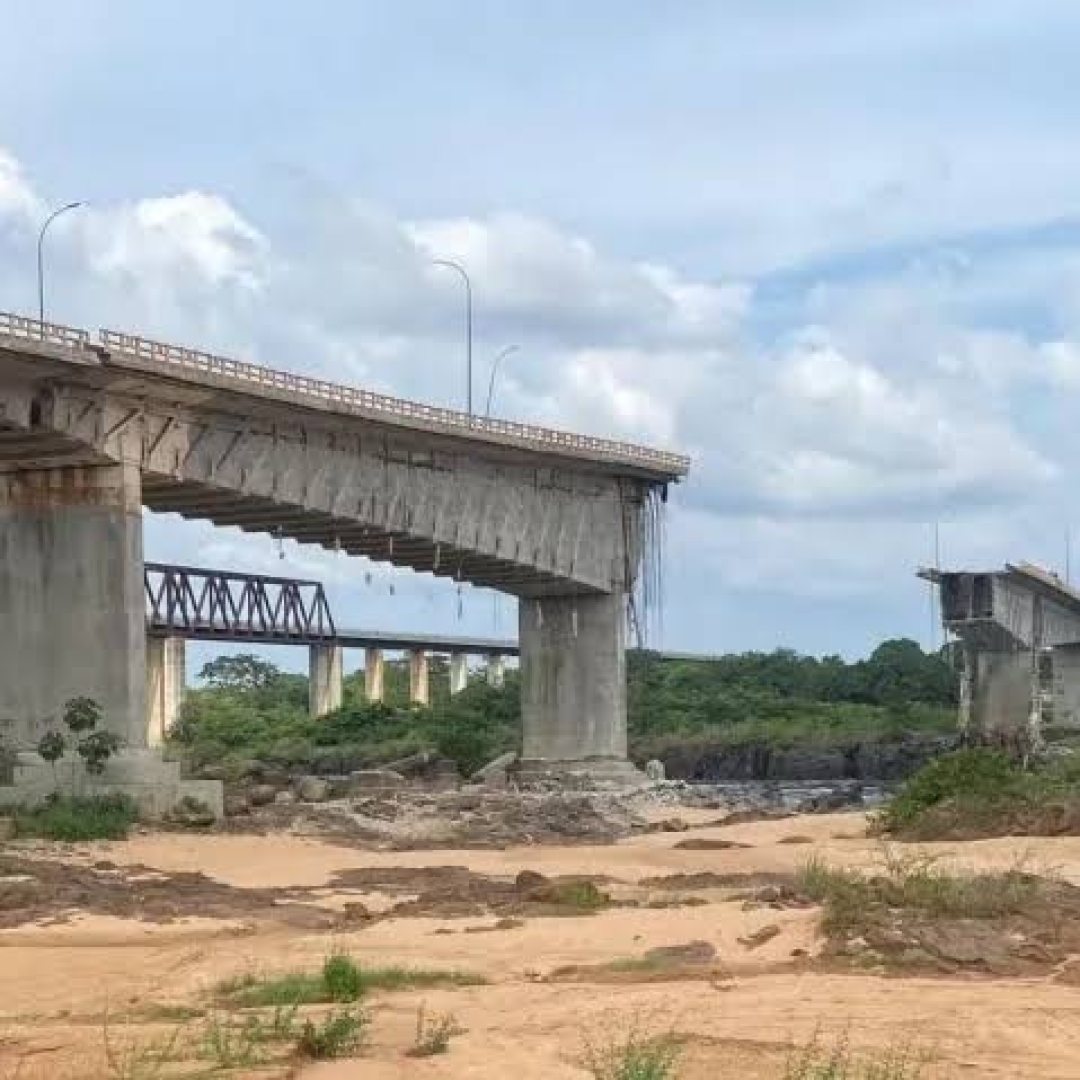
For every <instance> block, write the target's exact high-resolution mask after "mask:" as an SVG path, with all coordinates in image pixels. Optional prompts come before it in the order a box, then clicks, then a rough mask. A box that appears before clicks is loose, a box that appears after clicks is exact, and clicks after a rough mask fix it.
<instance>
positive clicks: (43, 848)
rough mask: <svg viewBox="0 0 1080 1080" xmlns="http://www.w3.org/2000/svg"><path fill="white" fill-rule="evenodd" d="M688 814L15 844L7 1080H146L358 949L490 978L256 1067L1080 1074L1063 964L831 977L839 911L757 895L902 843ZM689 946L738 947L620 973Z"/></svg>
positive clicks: (1009, 849)
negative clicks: (426, 1042)
mask: <svg viewBox="0 0 1080 1080" xmlns="http://www.w3.org/2000/svg"><path fill="white" fill-rule="evenodd" d="M674 813H675V812H673V811H672V810H671V809H670V808H665V809H664V810H663V812H662V814H660V812H658V816H663V817H666V818H670V817H672V816H674ZM681 816H682V817H683V818H685V819H686V820H688V821H689V822H690V824H691V826H692V828H691V830H690V831H689V832H682V833H674V832H656V833H648V834H644V835H638V836H635V837H632V838H630V839H627V840H624V841H621V842H619V843H616V844H611V845H606V846H583V845H572V846H529V847H514V848H508V849H505V850H450V849H439V850H436V851H427V852H425V851H374V852H373V851H362V850H357V849H356V848H355V847H349V846H338V845H336V844H333V843H328V842H324V841H319V840H317V839H312V838H302V837H295V836H237V835H191V834H182V833H145V834H140V835H137V836H135V837H134V838H133V839H131V840H130V841H127V842H124V843H100V844H93V845H85V846H79V847H77V848H75V847H70V846H64V845H48V844H40V843H35V844H29V843H28V844H9V845H6V846H4V847H3V848H0V1080H15V1078H16V1077H17V1078H18V1080H45V1078H48V1080H96V1078H99V1077H100V1078H108V1077H124V1076H131V1077H132V1078H133V1080H137V1074H136V1073H135V1072H134V1071H129V1072H126V1073H125V1072H124V1071H123V1065H124V1062H123V1061H120V1060H118V1059H119V1058H122V1057H123V1054H121V1053H118V1051H117V1049H116V1048H117V1046H120V1047H121V1048H131V1047H135V1046H138V1045H140V1043H141V1042H145V1041H146V1040H150V1039H154V1038H161V1037H163V1033H164V1034H167V1033H168V1032H169V1031H170V1030H171V1031H172V1032H173V1033H174V1034H175V1033H176V1032H177V1031H178V1030H179V1031H180V1038H183V1037H184V1036H183V1029H182V1028H178V1027H177V1024H179V1023H180V1021H176V1020H173V1019H171V1018H173V1017H181V1016H183V1015H185V1014H184V1012H183V1010H184V1009H188V1008H190V1009H191V1010H192V1011H195V1010H203V1009H206V1008H207V1007H208V1002H210V1000H211V991H212V988H213V987H214V986H215V984H217V983H218V982H219V981H220V980H222V979H224V978H227V977H230V976H235V975H243V974H248V973H257V974H268V973H282V972H286V971H296V970H314V969H317V968H318V967H319V965H320V964H321V962H322V960H323V958H324V957H325V956H326V955H327V954H328V953H329V952H330V951H331V950H334V949H341V950H345V951H348V952H349V953H350V954H352V955H353V956H354V957H355V958H356V959H357V960H358V961H359V962H360V963H361V964H368V965H383V964H400V965H405V966H413V967H425V968H446V969H453V970H456V971H459V972H466V973H472V974H476V975H481V976H484V977H485V978H486V979H487V980H488V981H487V983H486V984H485V985H478V986H459V987H448V988H437V989H434V988H428V989H425V990H422V991H420V990H406V991H398V992H393V993H390V992H377V993H375V994H373V995H372V997H371V999H370V1003H371V1007H372V1010H373V1013H374V1022H373V1028H372V1040H371V1045H370V1046H369V1047H368V1049H367V1050H366V1051H365V1053H364V1055H363V1057H362V1058H361V1059H359V1060H354V1061H340V1062H327V1063H322V1064H312V1065H303V1066H294V1067H293V1069H292V1072H291V1073H283V1072H281V1071H280V1070H279V1071H278V1072H276V1073H274V1072H272V1071H271V1072H265V1071H264V1072H261V1073H260V1072H258V1071H255V1072H251V1073H250V1075H252V1076H256V1075H258V1076H270V1075H278V1076H280V1075H295V1076H299V1077H302V1078H303V1080H309V1078H311V1080H316V1078H325V1080H333V1078H335V1077H337V1078H342V1080H345V1078H349V1077H354V1076H364V1077H369V1078H389V1077H395V1078H396V1077H405V1078H408V1077H416V1078H438V1077H455V1078H456V1077H465V1078H475V1080H487V1078H491V1080H495V1078H499V1080H502V1078H505V1077H506V1076H508V1075H513V1076H514V1077H515V1078H516V1080H541V1078H542V1080H559V1078H563V1077H565V1078H567V1080H570V1078H575V1077H578V1078H585V1077H587V1076H588V1075H589V1074H588V1073H587V1072H586V1071H585V1070H584V1068H583V1067H582V1054H583V1048H584V1046H585V1045H586V1043H588V1042H590V1041H591V1042H594V1043H595V1042H597V1041H601V1042H602V1041H604V1040H605V1039H607V1038H609V1037H610V1036H611V1034H612V1033H617V1032H620V1031H623V1030H627V1029H629V1028H636V1029H638V1030H649V1031H672V1032H675V1033H677V1034H678V1035H679V1036H681V1037H682V1040H683V1046H684V1055H683V1059H682V1071H681V1073H680V1076H681V1077H682V1078H684V1080H705V1078H708V1080H724V1078H725V1077H732V1078H740V1080H741V1078H763V1080H764V1078H779V1077H782V1075H783V1071H784V1062H785V1060H786V1057H787V1055H788V1054H789V1052H790V1048H791V1046H792V1045H793V1044H794V1043H800V1042H803V1041H806V1040H808V1039H810V1038H811V1037H813V1035H814V1033H815V1032H819V1033H820V1036H821V1038H823V1039H825V1040H826V1041H827V1040H828V1039H831V1038H835V1037H843V1036H845V1035H846V1037H847V1038H848V1040H849V1041H850V1042H851V1043H852V1044H853V1045H854V1046H856V1047H866V1048H872V1047H884V1046H889V1045H896V1044H907V1045H914V1046H916V1047H917V1048H918V1050H919V1051H920V1052H922V1053H925V1054H926V1055H927V1056H928V1057H929V1058H930V1059H931V1071H930V1073H929V1075H930V1076H933V1077H940V1078H945V1077H949V1078H954V1077H968V1076H978V1077H1001V1078H1005V1077H1008V1078H1019V1077H1023V1078H1034V1077H1039V1078H1043V1077H1045V1078H1056V1080H1066V1078H1068V1080H1077V1078H1080V988H1078V987H1076V986H1072V985H1069V984H1068V983H1067V982H1066V981H1062V980H1060V979H1055V978H1054V977H1052V975H1051V974H1049V973H1048V974H1046V975H1045V976H1039V977H1025V978H1007V979H1006V978H991V977H985V976H982V977H976V976H971V975H966V976H935V977H918V978H908V977H898V976H895V975H893V976H884V975H880V974H869V973H867V974H862V973H857V974H853V973H846V974H833V973H828V972H827V971H826V970H824V969H822V968H821V967H818V966H815V964H814V957H815V955H816V954H817V953H818V951H819V949H820V945H821V942H820V939H819V935H818V930H817V924H818V916H819V912H818V911H817V910H815V909H813V908H809V907H786V906H784V907H772V906H769V905H767V904H764V905H763V904H755V903H749V904H748V903H747V902H746V898H747V895H748V892H747V886H748V885H752V884H753V883H754V882H763V881H765V882H767V881H768V880H769V879H770V875H781V874H787V873H790V872H792V871H793V870H794V869H796V868H797V867H798V866H799V865H800V864H801V863H803V862H804V861H805V860H807V859H808V858H809V857H811V856H814V855H816V856H820V857H821V858H824V859H826V860H828V861H829V862H832V863H836V864H843V865H854V866H871V865H875V864H879V863H880V862H881V861H882V859H883V857H884V852H883V850H882V847H881V845H880V843H879V842H877V841H875V840H872V839H868V838H867V837H866V835H865V819H864V818H863V817H862V816H861V815H859V814H835V815H820V816H813V817H802V818H790V819H784V820H773V821H762V822H751V823H744V824H738V825H731V826H716V825H704V824H703V823H704V822H707V821H710V820H715V818H716V813H715V811H714V812H711V813H710V812H695V811H690V810H685V811H682V812H681ZM687 839H694V840H695V841H701V840H727V841H732V842H734V844H733V845H730V846H729V845H708V844H700V843H695V844H692V845H689V846H687V845H685V841H686V840H687ZM680 844H682V845H683V846H679V845H680ZM905 850H911V851H920V852H926V853H929V854H932V855H934V856H935V857H936V858H938V859H939V860H941V861H942V863H944V864H947V865H957V866H963V867H979V868H996V869H1007V868H1011V867H1014V866H1016V865H1017V863H1018V861H1022V862H1023V864H1024V866H1025V867H1026V868H1027V869H1028V870H1032V871H1034V872H1050V871H1052V872H1053V873H1055V874H1056V875H1058V876H1060V877H1061V878H1062V879H1063V880H1066V881H1071V882H1074V883H1078V884H1080V838H1055V839H1045V840H1043V839H1035V840H1016V839H1004V840H989V841H978V842H964V843H959V842H958V843H947V844H926V845H905ZM522 871H534V872H538V873H539V874H543V875H545V876H546V878H547V879H548V880H549V881H551V882H560V881H563V880H570V881H573V880H575V879H578V878H581V877H587V878H588V879H590V880H591V881H594V882H596V883H597V884H598V885H599V887H601V888H602V889H603V890H604V891H605V892H606V893H607V894H608V895H609V896H610V898H611V901H612V902H611V904H610V905H609V906H606V907H604V908H603V909H602V910H599V911H596V912H587V911H577V910H572V909H571V910H569V911H568V910H567V909H566V908H565V907H562V906H560V905H559V904H557V903H552V902H550V901H549V900H548V899H545V898H544V896H543V895H542V894H541V893H538V892H535V890H534V892H533V893H528V892H527V891H523V890H522V888H521V886H520V884H515V879H516V878H517V876H518V875H519V874H520V873H521V872H522ZM676 875H686V876H684V877H677V876H676ZM688 943H698V944H697V945H696V946H695V948H696V949H697V951H699V952H700V951H702V950H705V953H706V957H707V956H708V952H709V950H708V946H709V945H711V946H712V947H713V949H714V950H715V957H714V958H713V959H711V960H708V959H707V960H706V962H705V963H702V964H700V965H699V966H697V967H694V966H692V965H691V966H690V967H687V968H685V969H682V968H680V969H678V970H677V971H676V972H675V973H672V972H661V973H659V974H658V973H657V972H655V971H652V970H651V969H650V970H646V969H640V970H639V969H635V968H633V967H632V965H631V966H630V970H627V965H626V964H625V963H622V965H621V970H620V962H626V961H628V960H633V959H639V958H641V957H642V956H643V955H644V954H645V953H646V952H647V951H648V950H652V949H662V948H666V947H671V946H679V945H687V944H688ZM701 943H707V944H705V945H702V944H701ZM691 951H692V952H693V950H691ZM613 964H614V965H615V968H616V969H617V970H613V969H612V965H613ZM421 1004H423V1005H424V1007H425V1009H426V1010H427V1011H428V1012H430V1013H453V1015H454V1016H455V1017H456V1018H457V1021H458V1022H459V1024H460V1025H461V1026H462V1027H463V1028H464V1029H465V1031H464V1033H463V1034H461V1035H460V1036H458V1037H457V1038H455V1039H454V1040H453V1043H452V1045H451V1048H450V1051H449V1053H447V1054H445V1055H440V1056H436V1057H430V1058H424V1059H413V1058H409V1057H406V1056H405V1050H406V1049H407V1048H408V1047H409V1045H410V1043H411V1041H412V1038H413V1032H414V1027H415V1021H416V1013H417V1009H418V1007H419V1006H420V1005H421ZM166 1017H169V1018H170V1019H169V1020H168V1021H166V1019H165V1018H166ZM170 1025H171V1026H170ZM106 1034H107V1035H108V1037H109V1041H110V1043H111V1045H112V1047H113V1051H112V1057H113V1061H112V1064H111V1065H110V1063H109V1061H108V1060H106V1055H105V1053H104V1050H103V1044H104V1042H105V1041H106V1040H105V1035H106ZM163 1075H168V1074H167V1073H166V1074H163ZM230 1075H248V1074H245V1073H243V1072H242V1071H241V1072H238V1073H233V1074H230Z"/></svg>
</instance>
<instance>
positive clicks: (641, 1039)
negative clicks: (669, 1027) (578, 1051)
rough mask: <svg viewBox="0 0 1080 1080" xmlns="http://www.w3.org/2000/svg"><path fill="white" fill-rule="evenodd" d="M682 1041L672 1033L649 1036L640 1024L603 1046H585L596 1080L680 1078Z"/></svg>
mask: <svg viewBox="0 0 1080 1080" xmlns="http://www.w3.org/2000/svg"><path fill="white" fill-rule="evenodd" d="M679 1056H680V1047H679V1042H678V1040H677V1039H675V1038H674V1037H673V1036H671V1035H649V1034H644V1033H642V1032H640V1031H639V1030H638V1029H637V1027H636V1026H634V1027H631V1029H630V1030H629V1031H628V1032H626V1033H625V1034H622V1035H617V1036H614V1037H612V1038H610V1039H608V1040H607V1041H605V1042H602V1043H600V1044H599V1045H594V1044H589V1045H587V1046H586V1048H585V1060H584V1062H583V1064H584V1067H585V1069H587V1070H588V1072H589V1073H590V1074H591V1075H592V1077H593V1078H594V1080H676V1078H677V1076H678V1073H677V1071H676V1070H677V1066H678V1063H679Z"/></svg>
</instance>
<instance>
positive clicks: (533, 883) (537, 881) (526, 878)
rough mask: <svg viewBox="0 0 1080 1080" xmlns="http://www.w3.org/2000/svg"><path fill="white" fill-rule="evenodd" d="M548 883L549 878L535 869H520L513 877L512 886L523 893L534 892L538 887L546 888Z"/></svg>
mask: <svg viewBox="0 0 1080 1080" xmlns="http://www.w3.org/2000/svg"><path fill="white" fill-rule="evenodd" d="M550 884H551V882H550V880H549V879H548V878H546V877H544V875H543V874H541V873H539V872H538V871H536V870H522V871H521V873H519V874H518V876H517V877H516V878H514V888H515V889H517V891H518V892H519V893H522V894H524V895H528V894H530V893H535V892H536V891H537V890H539V889H546V888H547V887H548V886H549V885H550Z"/></svg>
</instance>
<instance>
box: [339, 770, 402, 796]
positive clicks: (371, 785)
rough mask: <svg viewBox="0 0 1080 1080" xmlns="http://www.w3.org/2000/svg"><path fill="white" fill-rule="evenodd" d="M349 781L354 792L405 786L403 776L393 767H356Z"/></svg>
mask: <svg viewBox="0 0 1080 1080" xmlns="http://www.w3.org/2000/svg"><path fill="white" fill-rule="evenodd" d="M349 781H350V784H351V786H352V789H353V790H354V791H356V792H368V791H396V790H398V789H399V788H402V787H404V786H405V777H404V776H402V775H401V773H399V772H395V771H394V770H393V769H357V771H356V772H354V773H352V775H351V776H350V777H349Z"/></svg>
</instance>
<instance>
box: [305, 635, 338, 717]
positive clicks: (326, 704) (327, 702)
mask: <svg viewBox="0 0 1080 1080" xmlns="http://www.w3.org/2000/svg"><path fill="white" fill-rule="evenodd" d="M343 668H344V663H343V657H342V649H341V646H340V645H310V646H308V713H309V715H310V716H311V718H312V719H313V720H318V719H319V718H320V717H322V716H326V715H327V713H332V712H334V711H336V710H337V709H340V708H341V703H342V700H343V698H342V680H343Z"/></svg>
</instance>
